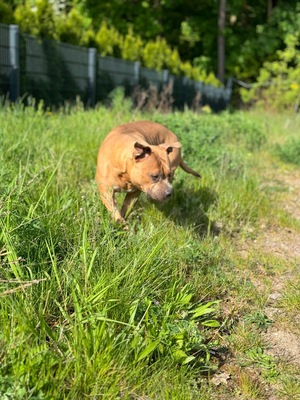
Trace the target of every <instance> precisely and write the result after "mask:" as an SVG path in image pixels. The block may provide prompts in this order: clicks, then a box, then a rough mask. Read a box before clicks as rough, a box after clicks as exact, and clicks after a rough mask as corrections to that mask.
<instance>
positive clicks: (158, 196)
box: [146, 187, 173, 202]
mask: <svg viewBox="0 0 300 400" xmlns="http://www.w3.org/2000/svg"><path fill="white" fill-rule="evenodd" d="M172 193H173V189H172V188H171V187H170V188H167V189H166V190H165V191H163V192H161V191H154V190H148V191H147V192H146V194H147V196H148V197H149V198H150V199H151V200H154V201H158V202H163V201H166V200H167V199H169V198H170V197H171V196H172Z"/></svg>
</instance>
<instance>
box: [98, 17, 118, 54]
mask: <svg viewBox="0 0 300 400" xmlns="http://www.w3.org/2000/svg"><path fill="white" fill-rule="evenodd" d="M121 43H122V37H121V35H120V33H119V32H118V31H117V30H116V29H115V28H114V27H110V26H108V24H107V23H106V21H102V23H101V25H100V28H99V30H98V32H97V34H96V44H97V48H98V51H99V53H100V54H101V55H102V56H106V55H110V56H112V55H114V56H117V55H118V51H119V49H120V46H121Z"/></svg>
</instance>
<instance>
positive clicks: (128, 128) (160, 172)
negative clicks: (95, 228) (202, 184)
mask: <svg viewBox="0 0 300 400" xmlns="http://www.w3.org/2000/svg"><path fill="white" fill-rule="evenodd" d="M180 148H181V143H180V142H179V141H178V138H177V136H176V135H175V134H174V133H173V132H171V131H170V130H168V129H167V128H166V127H164V126H163V125H160V124H157V123H155V122H150V121H137V122H131V123H128V124H124V125H120V126H118V127H116V128H114V129H113V130H112V131H111V132H110V133H109V134H108V135H107V136H106V138H105V139H104V141H103V143H102V145H101V147H100V149H99V153H98V161H97V171H96V181H97V186H98V190H99V193H100V197H101V200H102V202H103V203H104V205H105V206H106V208H107V209H108V211H109V212H110V213H111V215H112V217H113V219H114V220H115V221H117V222H125V220H124V217H125V216H126V214H127V212H128V211H129V210H130V209H131V208H132V206H133V205H134V203H135V201H136V200H137V198H138V196H139V194H140V193H141V192H145V193H146V194H147V195H148V196H149V197H150V198H151V199H153V200H157V201H163V200H165V199H166V198H167V197H169V196H170V195H171V194H172V190H173V189H172V186H171V182H172V179H173V176H174V172H175V169H176V168H177V167H178V165H179V166H180V167H181V168H182V169H183V170H184V171H186V172H188V173H190V174H192V175H194V176H197V177H200V175H199V174H198V173H197V172H195V171H193V170H192V169H191V168H189V167H188V166H187V165H186V164H185V163H184V162H183V160H182V158H181V152H180ZM120 191H125V192H127V195H126V197H125V200H124V203H123V206H122V209H121V211H120V210H119V209H118V207H117V203H116V199H115V193H116V192H120Z"/></svg>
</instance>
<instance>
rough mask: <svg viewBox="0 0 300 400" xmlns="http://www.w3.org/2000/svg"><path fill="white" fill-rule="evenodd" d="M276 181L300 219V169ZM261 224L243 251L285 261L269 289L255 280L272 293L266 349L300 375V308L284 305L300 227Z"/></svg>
mask: <svg viewBox="0 0 300 400" xmlns="http://www.w3.org/2000/svg"><path fill="white" fill-rule="evenodd" d="M271 183H272V179H271V181H270V182H269V184H271ZM273 183H275V184H277V185H278V184H279V185H280V186H281V187H283V188H284V190H283V191H282V192H280V193H279V194H278V195H277V196H276V197H277V198H278V199H279V204H280V207H281V208H282V209H283V210H284V211H285V212H286V213H287V214H288V215H289V216H290V217H291V219H293V220H295V221H299V222H300V171H299V170H295V171H289V172H288V171H284V172H281V173H280V175H278V174H277V175H276V177H275V178H274V180H273ZM261 228H262V229H261V232H260V234H259V236H258V237H257V238H256V239H255V240H253V241H252V242H251V243H250V242H249V241H248V242H247V243H246V244H245V247H246V248H244V249H243V251H246V252H247V250H248V251H249V250H250V251H252V252H253V251H255V252H258V253H260V254H268V255H272V256H275V257H278V258H279V259H282V261H283V265H285V268H284V270H281V271H280V272H279V273H278V272H277V273H276V274H274V275H273V276H272V275H271V277H270V280H269V285H268V286H269V288H268V289H267V288H266V286H265V283H263V282H262V281H261V279H259V277H258V279H257V280H254V282H253V283H254V284H255V285H256V287H257V289H258V290H259V291H261V292H262V294H263V293H266V292H268V293H269V295H268V299H267V302H266V306H265V308H264V312H265V315H266V316H267V317H268V319H269V320H270V321H272V324H271V325H270V326H269V328H268V329H267V331H266V332H265V333H264V334H263V335H264V340H265V343H266V348H267V351H266V353H267V354H269V355H272V356H274V357H275V359H276V360H277V361H278V362H279V363H281V364H285V365H291V366H292V370H293V371H294V372H293V373H294V374H296V375H297V374H298V376H300V312H295V310H292V309H289V308H285V307H282V299H283V296H285V293H286V285H288V284H289V283H292V282H293V280H294V279H295V278H297V277H298V279H299V276H300V232H299V229H293V228H282V227H279V226H276V225H273V226H262V227H261ZM271 389H272V388H271ZM273 389H274V390H271V392H272V393H273V394H272V395H271V397H270V398H272V400H280V399H282V398H287V397H286V396H283V395H281V394H280V390H279V391H278V387H276V388H273ZM290 398H292V399H293V398H295V399H300V393H299V392H298V391H297V393H296V394H295V397H293V396H291V397H290Z"/></svg>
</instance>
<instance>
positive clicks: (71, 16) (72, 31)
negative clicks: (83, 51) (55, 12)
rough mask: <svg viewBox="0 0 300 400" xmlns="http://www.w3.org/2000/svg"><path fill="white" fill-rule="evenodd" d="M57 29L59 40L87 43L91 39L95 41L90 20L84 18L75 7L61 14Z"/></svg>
mask: <svg viewBox="0 0 300 400" xmlns="http://www.w3.org/2000/svg"><path fill="white" fill-rule="evenodd" d="M57 30H58V36H59V40H60V41H62V42H65V43H71V44H74V45H77V44H80V45H87V44H89V43H90V42H91V41H92V40H94V41H95V33H94V31H93V30H92V28H91V20H90V19H89V18H85V17H84V16H83V15H82V14H80V12H79V11H78V10H77V9H76V8H72V9H71V11H70V12H69V13H68V14H61V17H60V18H59V19H58V23H57Z"/></svg>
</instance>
